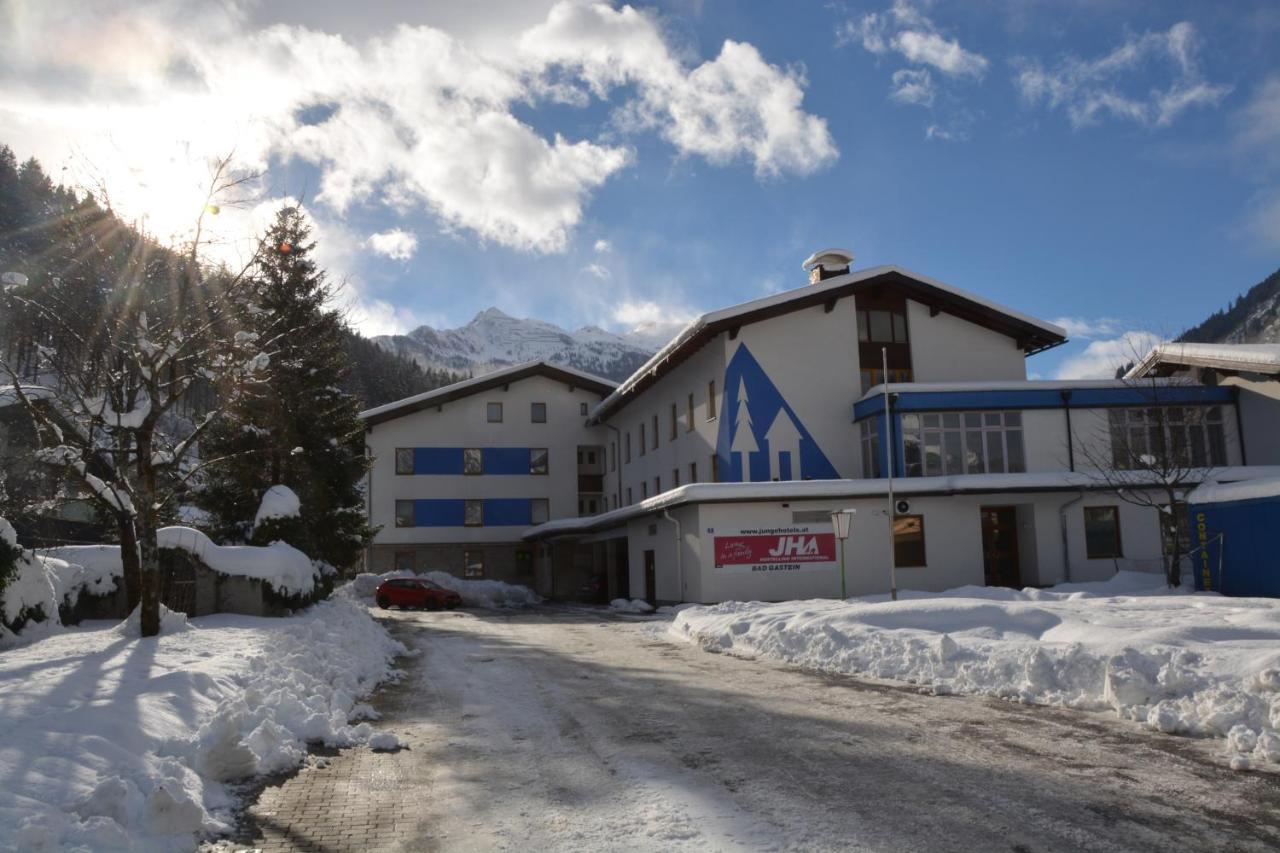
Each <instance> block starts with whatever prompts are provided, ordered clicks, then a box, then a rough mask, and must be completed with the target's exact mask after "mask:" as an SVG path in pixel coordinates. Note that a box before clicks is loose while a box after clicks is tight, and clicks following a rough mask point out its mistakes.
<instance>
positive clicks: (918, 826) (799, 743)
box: [222, 607, 1280, 853]
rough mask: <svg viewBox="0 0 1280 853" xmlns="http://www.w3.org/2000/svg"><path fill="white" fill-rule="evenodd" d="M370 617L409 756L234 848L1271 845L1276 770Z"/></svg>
mask: <svg viewBox="0 0 1280 853" xmlns="http://www.w3.org/2000/svg"><path fill="white" fill-rule="evenodd" d="M380 616H381V618H384V619H386V620H387V623H388V625H389V626H390V627H391V628H392V630H393V631H394V632H395V634H396V635H397V636H398V637H399V638H400V639H401V640H402V641H404V642H405V643H406V644H407V645H408V646H409V647H410V648H411V649H414V650H416V651H417V654H416V656H414V657H409V658H406V659H404V660H403V661H402V662H401V666H403V667H404V668H405V669H406V670H407V672H408V677H407V678H406V679H404V680H403V681H402V682H401V683H399V684H396V685H391V686H389V687H387V688H385V689H383V690H382V691H380V692H379V693H378V694H377V695H376V696H375V697H374V699H373V704H374V706H375V707H376V708H378V710H379V711H380V712H381V713H382V715H383V716H382V720H381V721H380V723H379V725H381V726H383V727H385V728H387V729H390V730H392V731H394V732H396V733H397V734H398V735H400V736H401V738H402V739H403V740H405V741H406V742H407V743H408V745H409V748H408V749H406V750H402V751H400V752H396V753H374V752H372V751H370V750H368V749H364V748H361V749H351V750H345V751H342V752H340V753H337V754H335V755H332V756H329V757H321V758H319V759H317V760H316V761H315V764H314V766H309V767H308V768H306V769H304V770H302V771H301V772H299V773H297V774H296V775H294V776H292V777H290V778H287V779H285V780H283V781H277V782H275V783H273V784H270V785H268V786H267V787H265V788H264V789H263V790H262V792H261V795H260V796H259V797H258V799H257V801H256V803H255V804H254V805H253V806H252V807H251V808H250V809H249V811H248V814H247V816H246V818H247V824H246V829H245V831H244V833H243V834H242V835H243V837H242V838H241V839H240V840H239V842H238V843H237V844H235V845H232V846H231V847H230V848H229V849H232V850H236V849H252V848H258V849H261V850H262V851H273V852H274V851H285V850H290V851H292V850H315V851H334V853H338V851H382V850H387V851H418V850H445V851H455V850H462V851H473V850H474V851H488V850H512V851H533V850H572V851H599V850H664V851H665V850H697V851H702V850H741V849H747V850H756V849H770V850H868V851H870V850H874V851H903V853H905V851H921V850H944V851H977V850H981V851H986V850H1001V851H1011V853H1044V851H1052V850H1071V851H1077V850H1079V851H1107V853H1110V851H1131V850H1161V851H1182V850H1185V851H1202V850H1223V851H1226V850H1230V851H1237V850H1238V851H1252V850H1258V851H1274V850H1277V849H1280V774H1275V773H1243V774H1233V773H1232V772H1231V771H1230V770H1228V769H1227V768H1226V767H1225V765H1224V762H1223V757H1222V753H1221V749H1222V747H1221V744H1220V743H1217V742H1213V741H1197V740H1189V739H1184V738H1172V737H1168V736H1165V735H1160V734H1157V733H1154V732H1148V731H1145V730H1142V729H1139V728H1138V727H1137V726H1135V725H1133V724H1130V723H1123V722H1120V721H1118V720H1115V719H1113V718H1111V717H1108V716H1103V715H1098V714H1086V713H1076V712H1070V711H1061V710H1056V709H1050V708H1035V707H1025V706H1020V705H1016V704H1011V703H1007V702H999V701H995V700H989V699H980V698H972V697H936V696H925V695H921V694H919V693H917V692H915V691H913V690H911V689H905V688H903V687H901V686H891V685H886V684H878V683H872V682H867V681H863V680H859V679H850V678H840V677H831V676H824V675H820V674H816V673H812V672H806V671H803V670H799V669H795V668H789V667H786V666H783V665H779V664H773V663H769V662H765V661H750V660H741V659H737V658H730V657H725V656H721V655H711V654H707V653H705V652H703V651H701V650H698V649H696V648H692V647H689V646H686V645H683V644H672V643H670V642H667V641H665V640H664V639H662V638H661V637H660V636H658V635H657V634H655V633H654V631H653V628H654V627H655V626H654V625H653V624H645V623H643V622H641V621H639V620H634V619H622V618H619V617H616V616H613V615H609V614H607V613H603V612H600V611H592V610H587V609H583V608H576V609H575V608H551V607H542V608H534V609H530V610H527V611H517V612H504V613H492V612H489V613H486V612H478V611H477V612H459V613H421V614H420V613H400V612H392V613H389V614H380ZM222 849H224V850H225V849H228V848H227V847H223V848H222Z"/></svg>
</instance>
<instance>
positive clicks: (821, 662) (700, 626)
mask: <svg viewBox="0 0 1280 853" xmlns="http://www.w3.org/2000/svg"><path fill="white" fill-rule="evenodd" d="M669 634H671V635H673V636H675V637H678V638H681V639H684V640H687V641H690V642H693V643H696V644H699V645H700V646H702V647H703V648H704V649H707V650H709V651H718V652H726V653H729V654H734V655H740V656H747V657H754V656H762V657H769V658H775V659H779V660H784V661H788V662H791V663H795V664H799V665H802V666H806V667H812V668H815V669H820V670H823V671H828V672H840V673H853V674H860V675H868V676H872V677H876V678H885V679H894V680H898V681H906V682H910V683H914V684H921V685H926V686H928V687H929V688H931V689H932V690H933V691H934V692H936V693H973V694H985V695H990V696H997V697H1000V698H1004V699H1011V700H1015V701H1020V702H1026V703H1034V704H1043V705H1057V706H1061V707H1067V708H1078V709H1090V710H1105V709H1113V710H1114V711H1116V712H1117V713H1118V714H1119V715H1120V716H1121V717H1122V718H1125V719H1130V720H1135V721H1138V722H1141V723H1143V724H1145V725H1147V726H1150V727H1151V728H1154V729H1158V730H1160V731H1163V732H1167V733H1176V734H1188V735H1197V736H1210V737H1225V738H1227V745H1228V748H1229V750H1230V752H1231V753H1232V756H1233V757H1232V759H1231V761H1232V766H1233V767H1236V768H1247V767H1249V766H1256V765H1261V764H1271V763H1277V762H1280V733H1277V729H1280V601H1278V600H1274V599H1260V598H1225V597H1223V596H1220V595H1217V594H1215V593H1188V592H1175V591H1171V590H1169V589H1168V588H1166V587H1164V586H1163V584H1162V580H1161V579H1160V578H1158V577H1153V576H1151V575H1146V574H1140V573H1133V572H1121V573H1120V574H1118V575H1117V576H1116V577H1115V578H1114V579H1112V580H1110V581H1107V582H1104V583H1094V584H1064V585H1060V586H1057V587H1053V588H1051V589H1048V590H1035V589H1026V590H1021V591H1019V590H1011V589H1001V588H989V587H962V588H959V589H954V590H949V591H947V592H943V593H913V592H904V593H902V594H900V600H898V601H896V602H894V601H889V600H888V596H873V597H867V598H853V599H849V600H848V601H829V600H812V601H793V602H785V603H780V604H763V603H760V602H749V603H742V602H728V603H725V604H719V605H715V606H708V607H690V608H685V609H682V610H681V611H680V612H678V613H676V614H675V617H674V620H673V622H672V624H671V626H670V628H669Z"/></svg>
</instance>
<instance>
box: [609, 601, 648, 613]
mask: <svg viewBox="0 0 1280 853" xmlns="http://www.w3.org/2000/svg"><path fill="white" fill-rule="evenodd" d="M609 606H610V607H611V608H613V609H614V610H618V611H620V612H622V613H652V612H653V605H652V604H650V603H649V602H647V601H645V600H644V599H643V598H633V599H631V600H630V601H628V600H627V599H625V598H615V599H614V600H613V601H610V602H609Z"/></svg>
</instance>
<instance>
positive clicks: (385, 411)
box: [360, 361, 616, 428]
mask: <svg viewBox="0 0 1280 853" xmlns="http://www.w3.org/2000/svg"><path fill="white" fill-rule="evenodd" d="M531 376H545V377H547V378H548V379H555V380H558V381H560V382H563V383H565V384H566V385H568V386H570V387H574V388H586V389H588V390H590V391H594V392H596V393H597V394H608V393H609V392H610V391H612V390H613V389H614V387H615V386H616V383H614V382H610V381H609V380H608V379H604V378H602V377H599V376H595V375H593V374H591V373H586V372H584V371H581V370H575V369H573V368H572V367H565V366H563V365H559V364H551V363H550V362H547V361H527V362H525V363H523V364H516V365H513V366H511V367H504V368H502V369H501V370H495V371H493V372H492V373H486V374H484V375H483V376H476V377H474V378H472V379H464V380H462V381H461V382H455V383H453V384H452V385H446V386H444V387H443V388H436V389H433V390H431V391H427V392H425V393H423V394H417V395H414V396H413V397H405V398H404V399H403V400H396V401H395V402H394V403H387V404H386V405H383V406H378V407H376V408H373V409H368V410H366V411H363V412H361V413H360V419H361V420H363V421H364V423H365V427H366V428H368V427H371V426H375V425H376V424H380V423H383V422H384V421H389V420H394V419H395V418H399V417H403V416H404V415H410V414H413V413H414V412H420V411H422V410H423V409H429V408H432V407H433V406H442V405H444V404H445V403H448V402H449V401H451V400H457V399H460V398H462V397H469V396H470V395H472V394H478V393H480V392H481V391H487V390H489V389H490V388H497V387H498V386H500V385H509V384H510V383H512V382H519V381H520V380H521V379H528V378H529V377H531Z"/></svg>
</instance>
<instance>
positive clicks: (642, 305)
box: [610, 299, 697, 349]
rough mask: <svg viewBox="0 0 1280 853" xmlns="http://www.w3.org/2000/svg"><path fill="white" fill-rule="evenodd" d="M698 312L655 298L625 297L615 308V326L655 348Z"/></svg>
mask: <svg viewBox="0 0 1280 853" xmlns="http://www.w3.org/2000/svg"><path fill="white" fill-rule="evenodd" d="M696 316H697V315H696V314H695V313H694V312H693V311H689V310H687V309H684V308H680V307H678V306H674V305H662V304H659V303H657V302H653V301H651V300H631V299H628V300H624V301H622V302H620V303H618V304H617V305H616V306H615V307H614V308H613V313H612V315H611V316H610V320H611V321H612V325H614V326H621V327H623V330H624V332H625V334H627V335H628V336H629V337H631V338H633V339H636V340H638V341H639V342H641V343H644V344H646V345H648V346H651V347H653V348H655V349H656V348H658V347H660V346H662V345H663V344H665V343H666V342H667V341H669V340H670V339H671V338H672V337H674V336H675V335H676V333H677V332H679V331H680V330H681V329H683V328H684V327H685V326H687V325H688V324H689V323H690V322H692V320H693V319H694V317H696Z"/></svg>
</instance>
